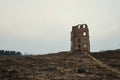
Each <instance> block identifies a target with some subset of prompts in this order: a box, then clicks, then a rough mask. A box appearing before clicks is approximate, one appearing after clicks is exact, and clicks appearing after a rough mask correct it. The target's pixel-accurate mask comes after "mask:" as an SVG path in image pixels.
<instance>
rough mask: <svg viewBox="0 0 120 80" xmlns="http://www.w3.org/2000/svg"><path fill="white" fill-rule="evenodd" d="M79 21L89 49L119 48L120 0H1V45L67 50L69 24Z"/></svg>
mask: <svg viewBox="0 0 120 80" xmlns="http://www.w3.org/2000/svg"><path fill="white" fill-rule="evenodd" d="M81 23H86V24H88V27H89V30H90V42H91V51H100V50H107V49H116V48H120V0H0V49H5V50H15V51H21V52H23V53H24V52H25V53H29V54H31V53H33V54H43V53H52V52H59V51H67V50H70V31H71V29H72V26H74V25H77V24H81Z"/></svg>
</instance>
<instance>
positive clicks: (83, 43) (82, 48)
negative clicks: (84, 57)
mask: <svg viewBox="0 0 120 80" xmlns="http://www.w3.org/2000/svg"><path fill="white" fill-rule="evenodd" d="M71 52H72V53H75V52H77V53H89V52H90V41H89V29H88V26H87V24H78V25H76V26H73V27H72V31H71Z"/></svg>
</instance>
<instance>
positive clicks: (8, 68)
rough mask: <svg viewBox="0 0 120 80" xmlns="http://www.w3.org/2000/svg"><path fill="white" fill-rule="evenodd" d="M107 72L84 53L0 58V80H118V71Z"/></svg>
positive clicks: (108, 70) (107, 70) (119, 76)
mask: <svg viewBox="0 0 120 80" xmlns="http://www.w3.org/2000/svg"><path fill="white" fill-rule="evenodd" d="M96 55H97V54H95V55H93V56H94V57H96V58H97V59H99V60H102V61H103V62H104V63H106V64H109V61H108V60H110V59H108V60H105V61H104V59H103V58H100V56H99V57H98V56H96ZM119 58H120V57H119ZM106 59H107V58H106ZM112 60H115V59H112ZM107 61H108V62H107ZM117 63H119V62H117ZM113 64H114V63H113ZM117 67H118V68H116V67H115V69H118V70H120V67H119V66H117ZM110 69H111V68H110ZM110 69H107V67H104V66H102V65H100V64H99V63H97V61H95V60H93V59H92V58H91V57H90V56H87V55H83V54H70V53H64V52H63V53H56V54H48V55H37V56H19V57H0V80H120V75H119V71H118V73H117V72H114V71H112V70H110Z"/></svg>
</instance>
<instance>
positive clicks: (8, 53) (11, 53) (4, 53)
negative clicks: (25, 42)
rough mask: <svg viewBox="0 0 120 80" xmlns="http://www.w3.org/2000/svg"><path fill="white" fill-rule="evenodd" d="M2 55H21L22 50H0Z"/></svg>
mask: <svg viewBox="0 0 120 80" xmlns="http://www.w3.org/2000/svg"><path fill="white" fill-rule="evenodd" d="M0 55H8V56H10V55H21V52H16V51H8V50H6V51H5V50H0Z"/></svg>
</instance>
